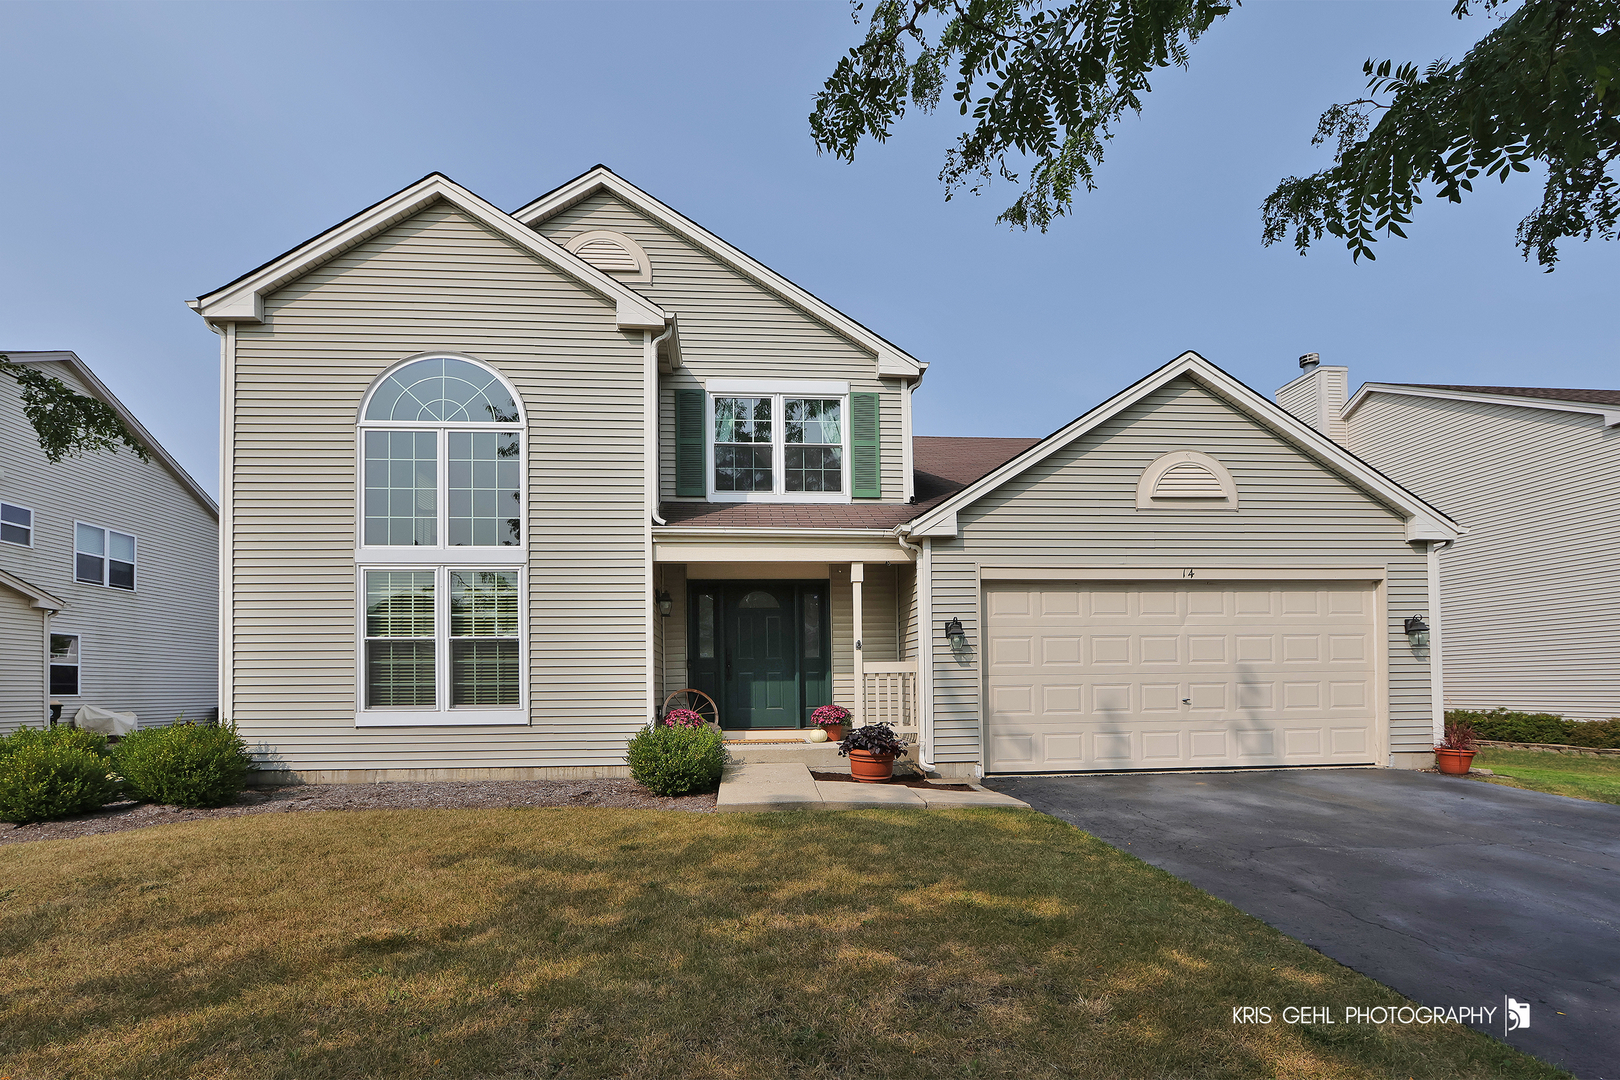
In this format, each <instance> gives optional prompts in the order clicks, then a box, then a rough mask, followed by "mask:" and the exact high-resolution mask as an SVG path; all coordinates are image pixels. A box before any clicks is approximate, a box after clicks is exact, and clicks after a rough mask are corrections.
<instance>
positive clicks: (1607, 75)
mask: <svg viewBox="0 0 1620 1080" xmlns="http://www.w3.org/2000/svg"><path fill="white" fill-rule="evenodd" d="M1469 2H1470V0H1458V3H1457V5H1456V7H1455V8H1454V9H1453V13H1454V14H1455V15H1456V16H1457V17H1458V18H1463V17H1466V16H1467V15H1468V14H1469ZM1503 2H1504V0H1485V7H1486V8H1487V9H1490V8H1496V7H1499V6H1501V5H1502V4H1503ZM1617 72H1620V0H1528V2H1527V3H1525V4H1523V5H1522V6H1521V7H1519V8H1518V10H1516V11H1514V12H1513V13H1512V14H1511V15H1509V16H1508V17H1507V18H1506V19H1504V20H1503V21H1502V23H1501V25H1500V26H1498V27H1497V28H1496V29H1495V30H1492V31H1491V32H1490V33H1489V34H1486V35H1485V37H1484V38H1483V39H1481V40H1480V41H1479V43H1478V44H1476V45H1475V46H1474V47H1473V48H1472V49H1470V50H1469V51H1468V54H1467V55H1466V56H1464V57H1463V59H1462V60H1461V61H1459V62H1457V63H1451V62H1448V61H1436V62H1434V63H1432V64H1430V65H1429V66H1428V67H1427V68H1426V69H1425V70H1424V71H1423V72H1422V73H1419V71H1418V69H1417V67H1416V65H1413V64H1402V65H1400V66H1399V67H1396V66H1394V64H1393V62H1392V61H1389V60H1384V61H1382V62H1377V63H1375V62H1374V61H1372V60H1368V61H1367V62H1366V64H1365V65H1364V67H1363V73H1364V74H1365V75H1366V76H1367V80H1368V81H1367V88H1368V90H1369V91H1370V94H1371V96H1370V97H1369V98H1364V99H1361V100H1358V101H1353V102H1349V103H1346V104H1343V105H1334V106H1333V107H1332V108H1330V109H1328V110H1327V112H1325V113H1323V114H1322V118H1321V121H1320V122H1319V123H1318V125H1317V131H1316V136H1315V138H1314V139H1312V142H1313V143H1315V144H1318V145H1320V144H1322V143H1324V142H1329V141H1333V142H1336V144H1337V146H1336V149H1335V152H1334V164H1333V167H1332V168H1329V169H1324V170H1323V171H1321V172H1319V173H1316V174H1314V175H1312V176H1307V177H1296V176H1291V177H1289V178H1288V179H1286V180H1284V181H1283V182H1282V183H1280V184H1279V185H1277V189H1276V190H1275V191H1274V192H1272V193H1271V195H1270V196H1269V197H1268V198H1267V199H1266V201H1265V203H1264V204H1263V205H1262V207H1261V215H1262V219H1263V226H1262V239H1263V242H1264V243H1266V244H1268V245H1269V244H1273V243H1277V242H1278V241H1281V240H1284V239H1287V238H1288V236H1289V234H1290V233H1292V234H1293V242H1294V246H1295V247H1296V248H1297V249H1298V250H1299V252H1300V253H1301V254H1304V252H1305V251H1306V249H1307V248H1309V246H1310V245H1311V243H1312V242H1313V241H1316V240H1320V239H1321V238H1322V236H1323V234H1324V233H1326V234H1329V235H1332V236H1335V237H1338V238H1340V239H1341V240H1343V241H1344V242H1345V245H1346V246H1347V247H1348V248H1349V249H1350V252H1351V255H1352V257H1353V258H1356V259H1360V258H1362V257H1366V258H1368V259H1372V258H1374V255H1373V251H1372V245H1373V244H1374V243H1375V242H1376V241H1377V239H1378V234H1379V233H1380V232H1381V233H1383V234H1384V235H1386V236H1401V237H1404V236H1405V235H1406V233H1405V232H1404V231H1403V229H1402V226H1403V225H1409V224H1411V221H1412V209H1413V207H1414V206H1416V205H1418V204H1420V203H1421V202H1422V201H1423V199H1422V197H1421V195H1420V189H1421V188H1422V186H1423V185H1424V184H1425V183H1428V184H1432V185H1433V186H1434V188H1435V189H1436V197H1437V198H1440V199H1445V200H1447V201H1449V202H1454V203H1460V202H1462V197H1463V193H1464V192H1471V191H1473V190H1474V181H1475V180H1476V179H1479V178H1480V177H1482V176H1483V177H1484V178H1485V179H1490V178H1492V177H1494V178H1496V179H1497V180H1498V181H1500V182H1503V183H1505V182H1506V181H1507V179H1508V178H1509V177H1510V176H1512V175H1513V174H1514V173H1523V172H1529V171H1530V164H1529V163H1530V162H1532V161H1538V162H1540V163H1542V164H1543V165H1544V166H1545V167H1546V169H1547V182H1546V187H1545V189H1544V190H1543V193H1542V200H1541V205H1540V206H1539V207H1538V208H1536V210H1534V211H1533V212H1532V213H1531V214H1529V215H1528V216H1527V217H1525V219H1524V220H1523V221H1521V222H1519V228H1518V234H1517V237H1516V239H1517V242H1518V245H1519V249H1520V250H1521V251H1522V252H1523V253H1524V256H1525V258H1527V259H1528V258H1529V257H1530V254H1531V253H1532V252H1534V253H1535V256H1536V261H1537V262H1538V263H1539V264H1540V265H1542V266H1544V267H1545V268H1546V269H1548V270H1549V271H1550V270H1551V269H1552V268H1553V266H1554V265H1555V264H1556V263H1557V261H1558V242H1559V241H1560V240H1564V239H1567V238H1570V237H1577V236H1578V237H1581V238H1582V239H1586V240H1590V239H1592V237H1594V236H1597V237H1600V238H1602V239H1605V240H1613V239H1614V238H1615V224H1616V221H1617V220H1620V188H1617V187H1616V183H1615V177H1614V176H1613V175H1612V173H1611V168H1612V166H1613V163H1614V161H1615V158H1616V157H1617V156H1620V86H1617V85H1615V84H1614V78H1615V75H1616V73H1617ZM1381 98H1387V100H1380V99H1381ZM1374 116H1376V117H1377V123H1376V124H1375V123H1373V118H1374Z"/></svg>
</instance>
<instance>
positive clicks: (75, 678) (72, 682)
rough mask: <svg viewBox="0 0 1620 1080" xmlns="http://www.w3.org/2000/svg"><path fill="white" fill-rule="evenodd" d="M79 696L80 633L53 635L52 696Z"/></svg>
mask: <svg viewBox="0 0 1620 1080" xmlns="http://www.w3.org/2000/svg"><path fill="white" fill-rule="evenodd" d="M78 696H79V635H78V634H52V635H51V697H78Z"/></svg>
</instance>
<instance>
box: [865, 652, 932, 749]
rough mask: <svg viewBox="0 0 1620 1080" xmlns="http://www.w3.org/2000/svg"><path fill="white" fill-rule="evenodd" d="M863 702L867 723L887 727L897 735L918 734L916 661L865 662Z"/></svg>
mask: <svg viewBox="0 0 1620 1080" xmlns="http://www.w3.org/2000/svg"><path fill="white" fill-rule="evenodd" d="M865 668H866V687H865V691H866V692H865V697H864V703H865V706H866V715H865V721H866V723H868V724H888V725H889V726H890V727H892V728H894V729H895V731H897V732H910V733H912V734H915V733H916V731H917V716H918V712H919V710H918V708H917V661H915V660H906V661H901V662H899V663H889V664H883V663H873V662H871V661H868V662H867V663H866V665H865Z"/></svg>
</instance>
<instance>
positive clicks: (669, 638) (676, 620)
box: [655, 563, 687, 707]
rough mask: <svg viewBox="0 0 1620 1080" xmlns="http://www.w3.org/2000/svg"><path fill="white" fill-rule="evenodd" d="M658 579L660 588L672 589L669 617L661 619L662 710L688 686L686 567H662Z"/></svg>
mask: <svg viewBox="0 0 1620 1080" xmlns="http://www.w3.org/2000/svg"><path fill="white" fill-rule="evenodd" d="M655 577H656V578H657V579H658V580H659V581H660V582H662V584H661V585H659V588H661V589H667V590H669V598H670V608H669V618H667V619H660V620H659V621H660V622H662V623H663V624H664V656H663V662H662V664H661V665H660V667H659V670H660V671H661V672H662V674H663V686H662V688H661V689H660V691H659V695H658V704H659V706H660V707H662V706H663V703H664V698H666V697H668V696H669V695H670V693H671V692H673V691H675V690H684V689H686V685H687V680H686V565H685V564H684V563H663V564H660V565H659V566H658V567H657V570H656V572H655Z"/></svg>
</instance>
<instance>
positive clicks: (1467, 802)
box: [989, 769, 1620, 1080]
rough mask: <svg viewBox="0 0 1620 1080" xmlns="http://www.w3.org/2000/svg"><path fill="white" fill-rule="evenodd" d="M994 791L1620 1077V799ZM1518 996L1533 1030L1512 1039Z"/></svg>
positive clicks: (1503, 793)
mask: <svg viewBox="0 0 1620 1080" xmlns="http://www.w3.org/2000/svg"><path fill="white" fill-rule="evenodd" d="M989 786H991V787H993V788H995V789H996V790H997V791H1004V792H1006V793H1007V794H1009V795H1013V796H1015V797H1017V798H1020V799H1023V800H1025V801H1026V802H1028V803H1029V804H1030V805H1031V806H1033V807H1035V808H1036V809H1037V810H1043V811H1045V812H1046V813H1049V814H1052V815H1054V816H1056V817H1059V818H1062V819H1063V820H1065V821H1068V822H1071V823H1072V824H1074V825H1077V826H1078V827H1080V828H1081V829H1084V830H1085V831H1086V832H1089V833H1091V834H1092V835H1094V836H1097V837H1100V838H1101V839H1103V840H1106V841H1107V842H1108V843H1110V844H1113V845H1115V846H1116V847H1119V848H1122V849H1123V850H1125V851H1128V852H1130V853H1131V854H1133V855H1136V856H1137V857H1139V858H1141V859H1143V860H1145V861H1146V862H1149V863H1152V864H1153V865H1155V866H1159V867H1162V868H1164V869H1165V870H1168V871H1170V872H1171V873H1172V874H1175V875H1176V876H1177V877H1180V878H1183V879H1185V880H1186V881H1190V882H1192V883H1193V884H1194V885H1197V886H1198V887H1200V888H1202V889H1204V890H1205V891H1207V892H1210V893H1213V894H1214V895H1216V896H1218V897H1221V898H1222V899H1224V900H1227V901H1229V902H1230V903H1232V904H1234V905H1236V906H1237V907H1238V908H1240V909H1242V910H1243V911H1246V912H1248V913H1249V914H1251V915H1254V916H1256V917H1257V918H1260V919H1262V920H1264V921H1265V922H1267V923H1270V924H1271V925H1272V926H1274V927H1276V928H1277V929H1279V930H1281V931H1283V932H1284V933H1286V934H1288V935H1290V936H1291V937H1294V938H1297V939H1299V940H1300V941H1303V942H1305V943H1306V944H1308V945H1310V946H1312V947H1313V948H1315V949H1318V950H1320V951H1321V952H1323V953H1325V954H1327V955H1328V956H1331V957H1333V958H1334V959H1335V960H1338V961H1339V962H1340V963H1342V964H1345V965H1347V966H1349V967H1352V968H1354V969H1356V970H1357V971H1360V972H1362V973H1364V974H1366V975H1370V976H1371V977H1373V978H1374V979H1377V980H1378V981H1379V982H1382V983H1385V984H1387V985H1389V986H1392V987H1394V988H1395V989H1396V990H1399V991H1400V992H1402V993H1403V994H1405V995H1407V996H1408V997H1410V998H1412V999H1413V1000H1415V1001H1417V1002H1418V1003H1419V1004H1422V1005H1431V1006H1453V1005H1454V1006H1463V1005H1481V1006H1492V1005H1494V1006H1495V1007H1496V1010H1497V1011H1496V1013H1495V1017H1494V1023H1492V1024H1490V1025H1488V1026H1487V1025H1485V1024H1479V1025H1475V1026H1477V1027H1480V1028H1481V1029H1482V1030H1489V1031H1490V1032H1491V1034H1493V1035H1495V1036H1496V1037H1497V1038H1504V1037H1505V1038H1506V1040H1507V1041H1508V1042H1509V1043H1511V1044H1512V1045H1514V1046H1517V1047H1518V1048H1520V1049H1522V1050H1524V1051H1526V1052H1527V1053H1531V1054H1534V1055H1535V1056H1537V1057H1539V1058H1541V1059H1542V1060H1543V1061H1549V1062H1552V1063H1555V1064H1558V1065H1562V1066H1563V1067H1564V1068H1566V1069H1569V1070H1570V1071H1572V1072H1574V1073H1575V1074H1576V1075H1577V1076H1579V1077H1581V1078H1582V1080H1614V1078H1620V806H1611V805H1608V804H1605V803H1592V802H1584V801H1581V800H1578V799H1566V798H1562V797H1560V796H1557V795H1543V794H1541V793H1540V792H1534V791H1520V790H1518V789H1515V788H1509V787H1503V786H1500V785H1495V784H1484V783H1480V782H1477V781H1472V780H1466V779H1462V778H1455V777H1442V776H1438V775H1434V774H1428V773H1410V772H1397V771H1394V770H1388V769H1335V770H1323V771H1313V770H1289V771H1281V770H1279V771H1276V772H1244V773H1200V774H1174V775H1155V776H1080V777H1010V778H1005V779H992V780H991V781H990V782H989ZM1507 996H1511V997H1513V998H1515V999H1516V1000H1517V1001H1520V1002H1525V1001H1528V1002H1529V1003H1530V1009H1531V1023H1530V1026H1529V1028H1528V1029H1525V1030H1522V1031H1515V1032H1512V1033H1511V1034H1507V1035H1505V1036H1504V1032H1503V1011H1502V1006H1503V999H1504V997H1507ZM1233 1004H1234V1005H1240V1004H1247V1003H1245V1002H1234V1003H1233ZM1260 1004H1263V1003H1260ZM1276 1004H1277V1005H1278V1006H1281V1005H1284V1004H1288V1003H1286V1002H1278V1003H1276ZM1300 1004H1309V1003H1300Z"/></svg>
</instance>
